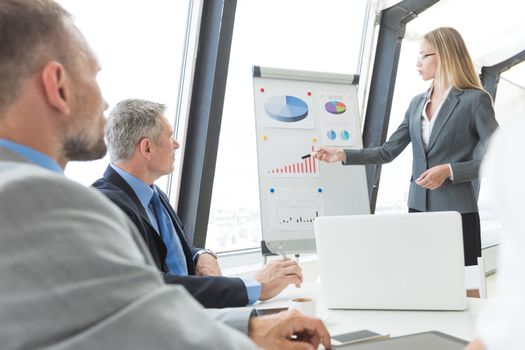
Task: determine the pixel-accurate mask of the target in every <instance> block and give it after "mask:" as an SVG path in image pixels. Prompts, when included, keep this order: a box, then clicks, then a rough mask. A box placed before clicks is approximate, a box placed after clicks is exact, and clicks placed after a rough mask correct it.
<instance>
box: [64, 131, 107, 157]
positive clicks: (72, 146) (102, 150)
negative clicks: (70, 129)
mask: <svg viewBox="0 0 525 350" xmlns="http://www.w3.org/2000/svg"><path fill="white" fill-rule="evenodd" d="M63 147H64V154H65V156H66V158H67V159H68V160H81V161H88V160H96V159H100V158H102V157H104V155H105V154H106V151H107V146H106V143H105V142H104V137H103V136H101V137H100V138H99V139H97V140H96V141H95V142H92V141H91V142H90V141H89V140H88V138H87V137H86V135H77V136H76V137H71V138H68V139H66V140H65V142H64V146H63Z"/></svg>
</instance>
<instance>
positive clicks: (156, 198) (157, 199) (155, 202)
mask: <svg viewBox="0 0 525 350" xmlns="http://www.w3.org/2000/svg"><path fill="white" fill-rule="evenodd" d="M150 203H151V205H153V208H155V210H158V209H159V208H160V197H159V193H158V192H157V190H156V189H154V190H153V196H151V199H150Z"/></svg>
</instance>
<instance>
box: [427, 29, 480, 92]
mask: <svg viewBox="0 0 525 350" xmlns="http://www.w3.org/2000/svg"><path fill="white" fill-rule="evenodd" d="M423 39H424V40H426V41H427V42H428V43H429V44H430V45H431V46H432V47H433V48H434V50H435V52H436V58H437V68H436V76H435V78H434V86H435V87H436V88H438V89H439V90H441V91H445V90H446V89H447V88H448V87H449V86H452V87H453V88H456V89H460V90H463V89H478V90H483V86H482V85H481V82H480V80H479V76H478V74H477V73H476V70H475V69H474V63H472V58H471V57H470V54H469V52H468V50H467V46H466V45H465V42H464V41H463V38H462V37H461V34H459V32H458V31H457V30H455V29H454V28H450V27H441V28H437V29H434V30H433V31H431V32H428V33H427V34H425V35H424V36H423Z"/></svg>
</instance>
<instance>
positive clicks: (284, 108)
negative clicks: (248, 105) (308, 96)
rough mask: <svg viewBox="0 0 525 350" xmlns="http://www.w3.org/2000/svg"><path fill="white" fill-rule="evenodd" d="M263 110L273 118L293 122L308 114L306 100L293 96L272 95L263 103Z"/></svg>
mask: <svg viewBox="0 0 525 350" xmlns="http://www.w3.org/2000/svg"><path fill="white" fill-rule="evenodd" d="M264 110H265V112H266V113H267V114H268V115H269V116H270V117H271V118H272V119H275V120H278V121H280V122H285V123H294V122H298V121H300V120H303V119H304V118H306V116H307V115H308V105H307V104H306V102H304V101H303V100H301V99H300V98H298V97H295V96H288V95H286V96H274V97H272V98H269V99H268V100H266V102H265V103H264Z"/></svg>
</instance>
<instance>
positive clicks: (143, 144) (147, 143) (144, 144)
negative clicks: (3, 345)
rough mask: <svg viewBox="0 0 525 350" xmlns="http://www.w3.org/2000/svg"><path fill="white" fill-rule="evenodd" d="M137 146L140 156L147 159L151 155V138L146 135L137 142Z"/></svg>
mask: <svg viewBox="0 0 525 350" xmlns="http://www.w3.org/2000/svg"><path fill="white" fill-rule="evenodd" d="M138 148H139V149H138V150H139V152H140V154H141V155H142V157H144V158H146V159H148V160H149V159H150V157H151V140H150V139H149V138H147V137H143V138H142V139H141V140H140V142H139V146H138Z"/></svg>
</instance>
